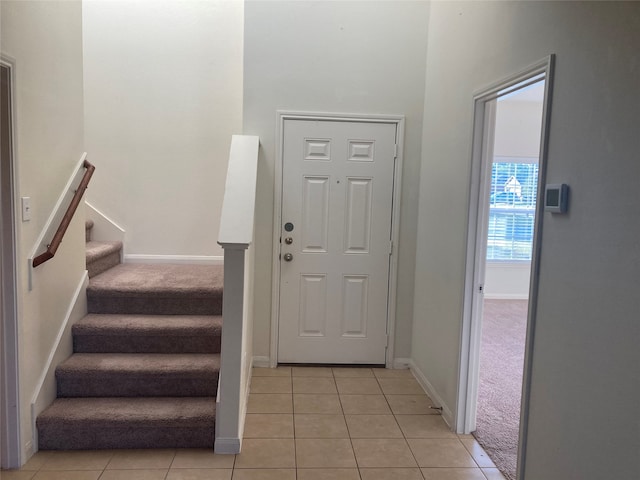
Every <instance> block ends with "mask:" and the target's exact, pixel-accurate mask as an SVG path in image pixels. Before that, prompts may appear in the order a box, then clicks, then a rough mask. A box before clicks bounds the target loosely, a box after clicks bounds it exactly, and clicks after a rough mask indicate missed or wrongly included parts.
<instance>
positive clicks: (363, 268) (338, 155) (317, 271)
mask: <svg viewBox="0 0 640 480" xmlns="http://www.w3.org/2000/svg"><path fill="white" fill-rule="evenodd" d="M282 134H283V136H282V138H283V145H282V161H283V164H282V207H281V208H282V210H281V222H280V225H279V226H278V228H279V229H280V236H281V237H280V238H279V239H278V240H280V241H281V243H280V244H279V245H280V254H279V260H280V278H279V282H280V284H279V312H278V313H279V315H278V317H279V333H278V361H279V362H280V363H343V364H358V363H360V364H384V363H386V346H387V318H388V310H389V309H388V307H389V285H390V284H389V278H390V275H389V273H390V257H389V256H390V254H391V245H392V244H391V239H392V228H391V227H392V217H393V197H394V191H393V189H394V171H395V157H396V138H397V125H396V123H393V122H390V123H382V122H357V121H340V120H335V119H333V120H329V119H327V120H318V119H294V118H292V119H286V120H284V122H283V132H282ZM288 223H290V224H291V225H292V226H293V229H292V230H291V231H287V230H286V229H285V225H286V224H288ZM288 239H290V241H291V243H290V244H289V243H287V241H288ZM288 255H291V256H292V257H291V259H290V261H287V259H288V258H289V257H288Z"/></svg>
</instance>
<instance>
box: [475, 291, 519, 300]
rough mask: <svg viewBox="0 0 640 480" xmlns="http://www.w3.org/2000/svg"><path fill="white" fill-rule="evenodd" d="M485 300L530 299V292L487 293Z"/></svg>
mask: <svg viewBox="0 0 640 480" xmlns="http://www.w3.org/2000/svg"><path fill="white" fill-rule="evenodd" d="M484 299H485V300H529V294H528V293H522V294H521V293H485V294H484Z"/></svg>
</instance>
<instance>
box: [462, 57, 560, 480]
mask: <svg viewBox="0 0 640 480" xmlns="http://www.w3.org/2000/svg"><path fill="white" fill-rule="evenodd" d="M552 60H553V58H552V57H549V58H548V59H545V60H544V61H542V62H539V63H538V64H536V65H534V66H532V67H530V68H529V69H527V70H526V71H524V72H521V73H519V74H517V75H515V76H513V77H512V78H510V79H507V80H505V81H502V82H500V83H498V84H497V85H496V86H494V87H492V88H491V89H490V90H488V91H485V92H483V93H482V94H480V95H478V96H477V97H476V98H475V119H474V120H475V124H474V139H473V159H472V162H473V163H472V184H471V201H470V209H469V232H468V241H467V276H466V288H465V305H464V319H463V332H464V335H463V344H462V349H461V364H460V365H461V367H460V384H459V396H458V415H457V419H456V420H457V424H456V426H457V431H458V433H473V434H474V436H475V437H476V439H477V440H478V442H479V443H480V445H481V446H482V447H483V448H484V449H485V451H486V452H487V453H488V454H489V456H490V457H491V458H492V460H493V461H494V463H495V464H496V466H497V467H498V468H499V469H500V470H501V471H502V473H503V474H504V476H505V477H506V478H507V479H508V480H514V479H515V478H517V476H518V473H519V472H521V471H522V469H523V466H524V455H523V452H524V449H523V443H524V442H525V441H526V427H527V413H528V388H529V373H530V370H529V369H530V365H531V358H530V356H531V352H532V348H531V347H532V344H533V331H534V329H533V327H534V322H535V302H536V296H537V283H536V282H537V271H538V257H539V255H538V252H539V249H540V245H539V238H540V233H541V213H542V205H541V201H538V199H542V198H543V197H542V195H541V193H540V192H542V189H543V187H544V173H545V165H546V163H545V158H546V145H547V141H546V132H547V124H548V118H549V111H550V110H549V102H550V94H549V92H550V81H551V69H552Z"/></svg>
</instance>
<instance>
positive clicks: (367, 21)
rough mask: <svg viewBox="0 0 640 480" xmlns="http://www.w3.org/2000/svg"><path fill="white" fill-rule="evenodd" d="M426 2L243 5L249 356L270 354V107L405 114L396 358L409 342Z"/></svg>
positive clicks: (272, 116)
mask: <svg viewBox="0 0 640 480" xmlns="http://www.w3.org/2000/svg"><path fill="white" fill-rule="evenodd" d="M427 19H428V4H427V3H425V2H374V1H371V2H366V1H365V2H324V1H308V2H283V1H273V2H259V1H248V2H246V4H245V64H244V115H243V123H244V128H243V131H244V133H246V134H250V135H259V136H260V141H261V145H262V150H261V159H260V167H259V172H258V200H257V206H258V211H257V219H258V220H257V225H256V278H255V293H256V298H255V301H256V305H259V306H260V308H257V309H256V313H255V327H254V328H255V330H254V339H255V343H254V345H255V350H254V354H255V355H256V356H261V357H266V356H268V355H269V353H270V352H269V335H270V316H271V315H270V312H271V260H272V248H273V245H272V235H273V188H274V165H275V161H276V159H275V148H276V144H275V130H276V124H275V120H276V110H278V109H283V110H300V111H319V112H346V113H377V114H382V113H387V114H403V115H406V132H405V157H404V177H403V179H404V181H403V185H402V188H403V192H402V205H401V208H402V213H401V218H400V228H401V244H400V245H399V255H400V257H399V269H398V307H397V311H396V322H397V328H396V343H395V348H396V351H395V353H396V356H397V357H408V356H409V353H410V342H411V340H410V339H411V318H412V306H413V276H414V272H413V269H414V252H415V235H416V223H417V194H418V176H419V173H420V137H421V132H422V104H423V95H424V69H425V56H426V36H427V35H426V32H427Z"/></svg>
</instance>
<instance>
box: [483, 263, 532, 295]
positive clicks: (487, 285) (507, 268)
mask: <svg viewBox="0 0 640 480" xmlns="http://www.w3.org/2000/svg"><path fill="white" fill-rule="evenodd" d="M530 276H531V263H529V262H521V263H502V262H488V263H487V265H486V268H485V273H484V298H486V299H487V300H489V299H503V300H526V299H528V298H529V277H530Z"/></svg>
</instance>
